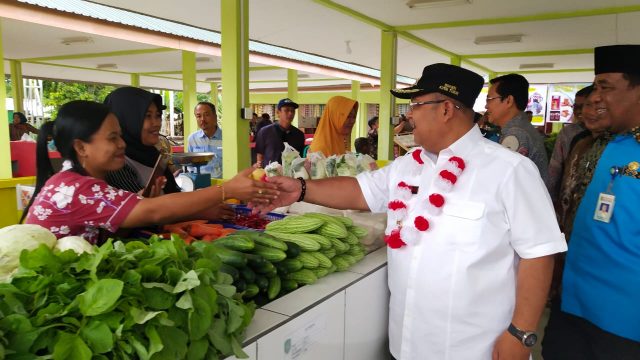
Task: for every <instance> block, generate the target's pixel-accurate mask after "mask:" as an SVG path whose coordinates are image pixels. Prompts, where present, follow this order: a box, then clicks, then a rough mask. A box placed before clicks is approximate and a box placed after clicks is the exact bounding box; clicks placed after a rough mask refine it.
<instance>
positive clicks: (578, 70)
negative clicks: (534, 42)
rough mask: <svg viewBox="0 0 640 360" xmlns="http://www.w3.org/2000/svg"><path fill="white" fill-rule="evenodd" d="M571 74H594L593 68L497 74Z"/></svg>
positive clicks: (502, 72) (518, 71)
mask: <svg viewBox="0 0 640 360" xmlns="http://www.w3.org/2000/svg"><path fill="white" fill-rule="evenodd" d="M569 72H591V73H593V68H584V69H554V70H517V71H500V72H498V73H496V74H498V75H506V74H522V75H526V74H555V73H569Z"/></svg>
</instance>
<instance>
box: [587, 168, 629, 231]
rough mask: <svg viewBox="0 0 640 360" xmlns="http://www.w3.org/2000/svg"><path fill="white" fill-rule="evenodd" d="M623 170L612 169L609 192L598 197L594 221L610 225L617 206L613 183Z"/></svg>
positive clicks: (608, 186)
mask: <svg viewBox="0 0 640 360" xmlns="http://www.w3.org/2000/svg"><path fill="white" fill-rule="evenodd" d="M621 171H622V169H621V168H620V167H618V166H612V167H611V171H610V172H611V180H609V185H607V190H605V192H601V193H600V195H599V196H598V202H597V203H596V208H595V212H594V214H593V219H594V220H597V221H602V222H605V223H609V222H610V221H611V216H613V208H614V206H615V204H616V196H615V194H614V193H613V183H614V181H615V180H616V178H617V177H618V176H620V174H621Z"/></svg>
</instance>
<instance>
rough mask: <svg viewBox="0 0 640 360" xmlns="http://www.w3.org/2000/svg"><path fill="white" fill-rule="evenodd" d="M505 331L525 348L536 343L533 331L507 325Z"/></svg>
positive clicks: (536, 338) (536, 337)
mask: <svg viewBox="0 0 640 360" xmlns="http://www.w3.org/2000/svg"><path fill="white" fill-rule="evenodd" d="M507 331H508V332H509V334H511V335H513V336H514V337H515V338H516V339H518V340H520V342H521V343H522V345H524V346H526V347H532V346H533V345H535V344H536V343H537V342H538V335H536V333H535V332H533V331H528V330H520V329H518V328H517V327H515V326H514V325H513V324H509V328H508V329H507Z"/></svg>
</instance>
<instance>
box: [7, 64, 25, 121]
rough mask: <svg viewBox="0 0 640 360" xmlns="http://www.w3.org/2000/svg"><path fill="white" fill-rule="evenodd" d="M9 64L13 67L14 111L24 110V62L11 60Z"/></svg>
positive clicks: (12, 91) (12, 90) (12, 93)
mask: <svg viewBox="0 0 640 360" xmlns="http://www.w3.org/2000/svg"><path fill="white" fill-rule="evenodd" d="M9 66H10V68H11V95H12V96H13V109H14V111H20V112H24V83H23V81H22V63H21V62H20V61H18V60H9ZM5 91H6V90H5Z"/></svg>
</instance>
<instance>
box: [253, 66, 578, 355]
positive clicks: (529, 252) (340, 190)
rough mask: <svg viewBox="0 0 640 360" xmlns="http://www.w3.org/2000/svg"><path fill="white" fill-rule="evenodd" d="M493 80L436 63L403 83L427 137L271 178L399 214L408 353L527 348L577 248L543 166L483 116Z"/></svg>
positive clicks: (298, 191) (319, 196) (401, 310)
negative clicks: (370, 165) (490, 129)
mask: <svg viewBox="0 0 640 360" xmlns="http://www.w3.org/2000/svg"><path fill="white" fill-rule="evenodd" d="M482 85H483V79H482V77H481V76H480V75H478V74H476V73H474V72H472V71H469V70H466V69H463V68H460V67H457V66H454V65H448V64H434V65H429V66H427V67H425V68H424V70H423V74H422V77H421V78H420V80H418V82H417V83H416V85H414V86H412V87H410V88H407V89H398V90H393V91H392V93H393V94H394V95H395V96H397V97H402V98H408V99H411V103H410V109H411V110H410V112H409V113H408V114H409V118H410V120H411V121H412V122H413V124H414V126H415V129H414V136H415V142H416V144H419V145H420V147H418V148H416V149H415V150H413V151H411V152H409V153H408V154H407V155H405V156H403V157H401V158H399V159H397V160H396V161H394V162H393V163H392V164H390V165H388V166H386V167H384V168H382V169H380V170H377V171H373V172H370V173H363V174H360V175H359V176H358V177H357V178H350V177H337V178H328V179H322V180H308V181H305V180H304V179H292V178H283V177H277V178H272V179H270V182H272V183H275V184H277V185H278V186H279V189H280V191H281V197H280V198H279V199H277V200H276V201H275V203H274V204H273V206H282V205H285V204H290V203H292V202H294V201H302V200H304V201H307V202H311V203H315V204H320V205H324V206H329V207H333V208H338V209H360V210H371V211H373V212H387V213H388V215H389V217H388V218H389V220H388V225H387V230H386V232H385V241H386V242H387V244H388V246H389V248H388V255H387V258H388V271H389V289H390V291H391V299H390V304H389V340H390V341H389V342H390V351H391V354H392V355H393V356H394V357H395V358H397V359H402V360H414V359H437V360H447V359H451V360H453V359H492V358H493V359H528V358H529V357H530V350H531V346H533V345H534V344H535V343H536V340H537V336H536V334H535V333H534V331H535V329H536V326H537V324H538V321H539V319H540V315H541V313H542V310H543V309H544V305H545V302H546V299H547V293H548V291H549V285H550V283H551V274H552V271H553V254H555V253H558V252H563V251H566V249H567V246H566V242H565V241H564V238H563V236H562V234H561V233H560V230H559V228H558V225H557V222H556V219H555V215H554V211H553V206H552V204H551V200H550V198H549V194H548V193H547V190H546V188H545V185H544V183H543V182H542V180H541V178H540V174H539V173H538V170H537V168H536V166H535V165H534V164H533V163H532V162H531V161H530V160H529V159H527V158H526V157H524V156H522V155H520V154H517V153H514V152H512V151H509V150H508V149H505V148H503V147H502V146H500V145H499V144H496V143H494V142H491V141H489V140H486V139H485V138H484V137H483V136H482V134H481V133H480V130H479V129H478V127H477V126H475V125H474V123H473V115H474V112H473V110H472V107H473V104H474V102H475V99H476V98H477V96H478V94H479V93H480V90H481V88H482ZM262 210H268V208H264V209H262Z"/></svg>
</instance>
